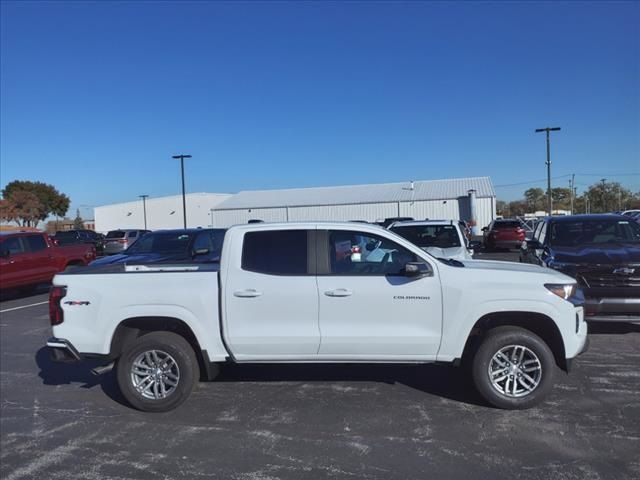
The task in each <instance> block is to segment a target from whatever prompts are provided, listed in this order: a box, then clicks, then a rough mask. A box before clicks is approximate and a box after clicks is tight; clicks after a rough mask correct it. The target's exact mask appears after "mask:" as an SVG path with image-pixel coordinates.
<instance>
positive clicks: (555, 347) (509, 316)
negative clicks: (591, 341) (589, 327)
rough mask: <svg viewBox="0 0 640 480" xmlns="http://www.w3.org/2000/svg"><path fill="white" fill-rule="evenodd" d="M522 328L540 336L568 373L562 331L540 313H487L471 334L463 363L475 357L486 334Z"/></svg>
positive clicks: (558, 363)
mask: <svg viewBox="0 0 640 480" xmlns="http://www.w3.org/2000/svg"><path fill="white" fill-rule="evenodd" d="M507 326H513V327H520V328H524V329H525V330H529V331H530V332H532V333H534V334H536V335H538V336H539V337H540V338H541V339H542V340H543V341H544V342H545V343H546V344H547V345H548V346H549V348H550V349H551V351H552V352H553V356H554V359H555V361H556V364H557V365H558V366H559V367H560V368H562V369H563V370H565V371H567V369H568V365H567V359H566V356H565V346H564V341H563V339H562V334H561V332H560V329H559V328H558V326H557V325H556V323H555V322H554V321H553V319H552V318H551V317H549V316H548V315H545V314H543V313H538V312H525V311H517V310H513V311H505V312H493V313H487V314H485V315H483V316H482V317H480V318H479V319H478V320H477V321H476V322H475V324H474V325H473V327H472V328H471V331H470V333H469V336H468V337H467V341H466V343H465V345H464V349H463V353H462V358H461V360H462V362H463V363H464V362H466V361H468V360H470V359H471V358H472V357H473V354H474V353H475V351H476V349H477V348H478V346H479V345H480V343H481V342H482V340H483V338H484V337H485V336H486V334H487V333H488V332H489V331H491V330H492V329H494V328H497V327H507Z"/></svg>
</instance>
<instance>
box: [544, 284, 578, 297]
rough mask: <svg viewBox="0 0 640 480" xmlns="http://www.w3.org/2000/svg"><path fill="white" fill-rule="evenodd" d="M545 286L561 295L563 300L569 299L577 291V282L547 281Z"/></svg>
mask: <svg viewBox="0 0 640 480" xmlns="http://www.w3.org/2000/svg"><path fill="white" fill-rule="evenodd" d="M544 286H545V287H546V289H547V290H549V291H550V292H551V293H553V294H555V295H557V296H559V297H560V298H561V299H563V300H569V298H571V297H572V296H573V294H574V293H576V284H575V283H569V284H566V283H545V284H544Z"/></svg>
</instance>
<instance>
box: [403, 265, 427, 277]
mask: <svg viewBox="0 0 640 480" xmlns="http://www.w3.org/2000/svg"><path fill="white" fill-rule="evenodd" d="M404 275H405V277H413V278H418V277H432V276H433V270H432V269H431V267H430V266H429V264H428V263H423V262H409V263H407V264H406V265H405V266H404Z"/></svg>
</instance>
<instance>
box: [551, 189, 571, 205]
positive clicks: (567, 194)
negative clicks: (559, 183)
mask: <svg viewBox="0 0 640 480" xmlns="http://www.w3.org/2000/svg"><path fill="white" fill-rule="evenodd" d="M551 199H552V200H553V209H554V210H569V209H570V208H571V189H570V188H565V187H557V188H552V189H551Z"/></svg>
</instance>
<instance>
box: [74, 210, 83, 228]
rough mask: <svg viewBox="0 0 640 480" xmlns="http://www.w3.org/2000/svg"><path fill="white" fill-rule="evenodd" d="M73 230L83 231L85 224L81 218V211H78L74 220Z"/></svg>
mask: <svg viewBox="0 0 640 480" xmlns="http://www.w3.org/2000/svg"><path fill="white" fill-rule="evenodd" d="M73 228H74V229H75V230H82V229H83V228H84V222H83V221H82V217H81V216H80V209H77V210H76V218H74V219H73Z"/></svg>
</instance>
